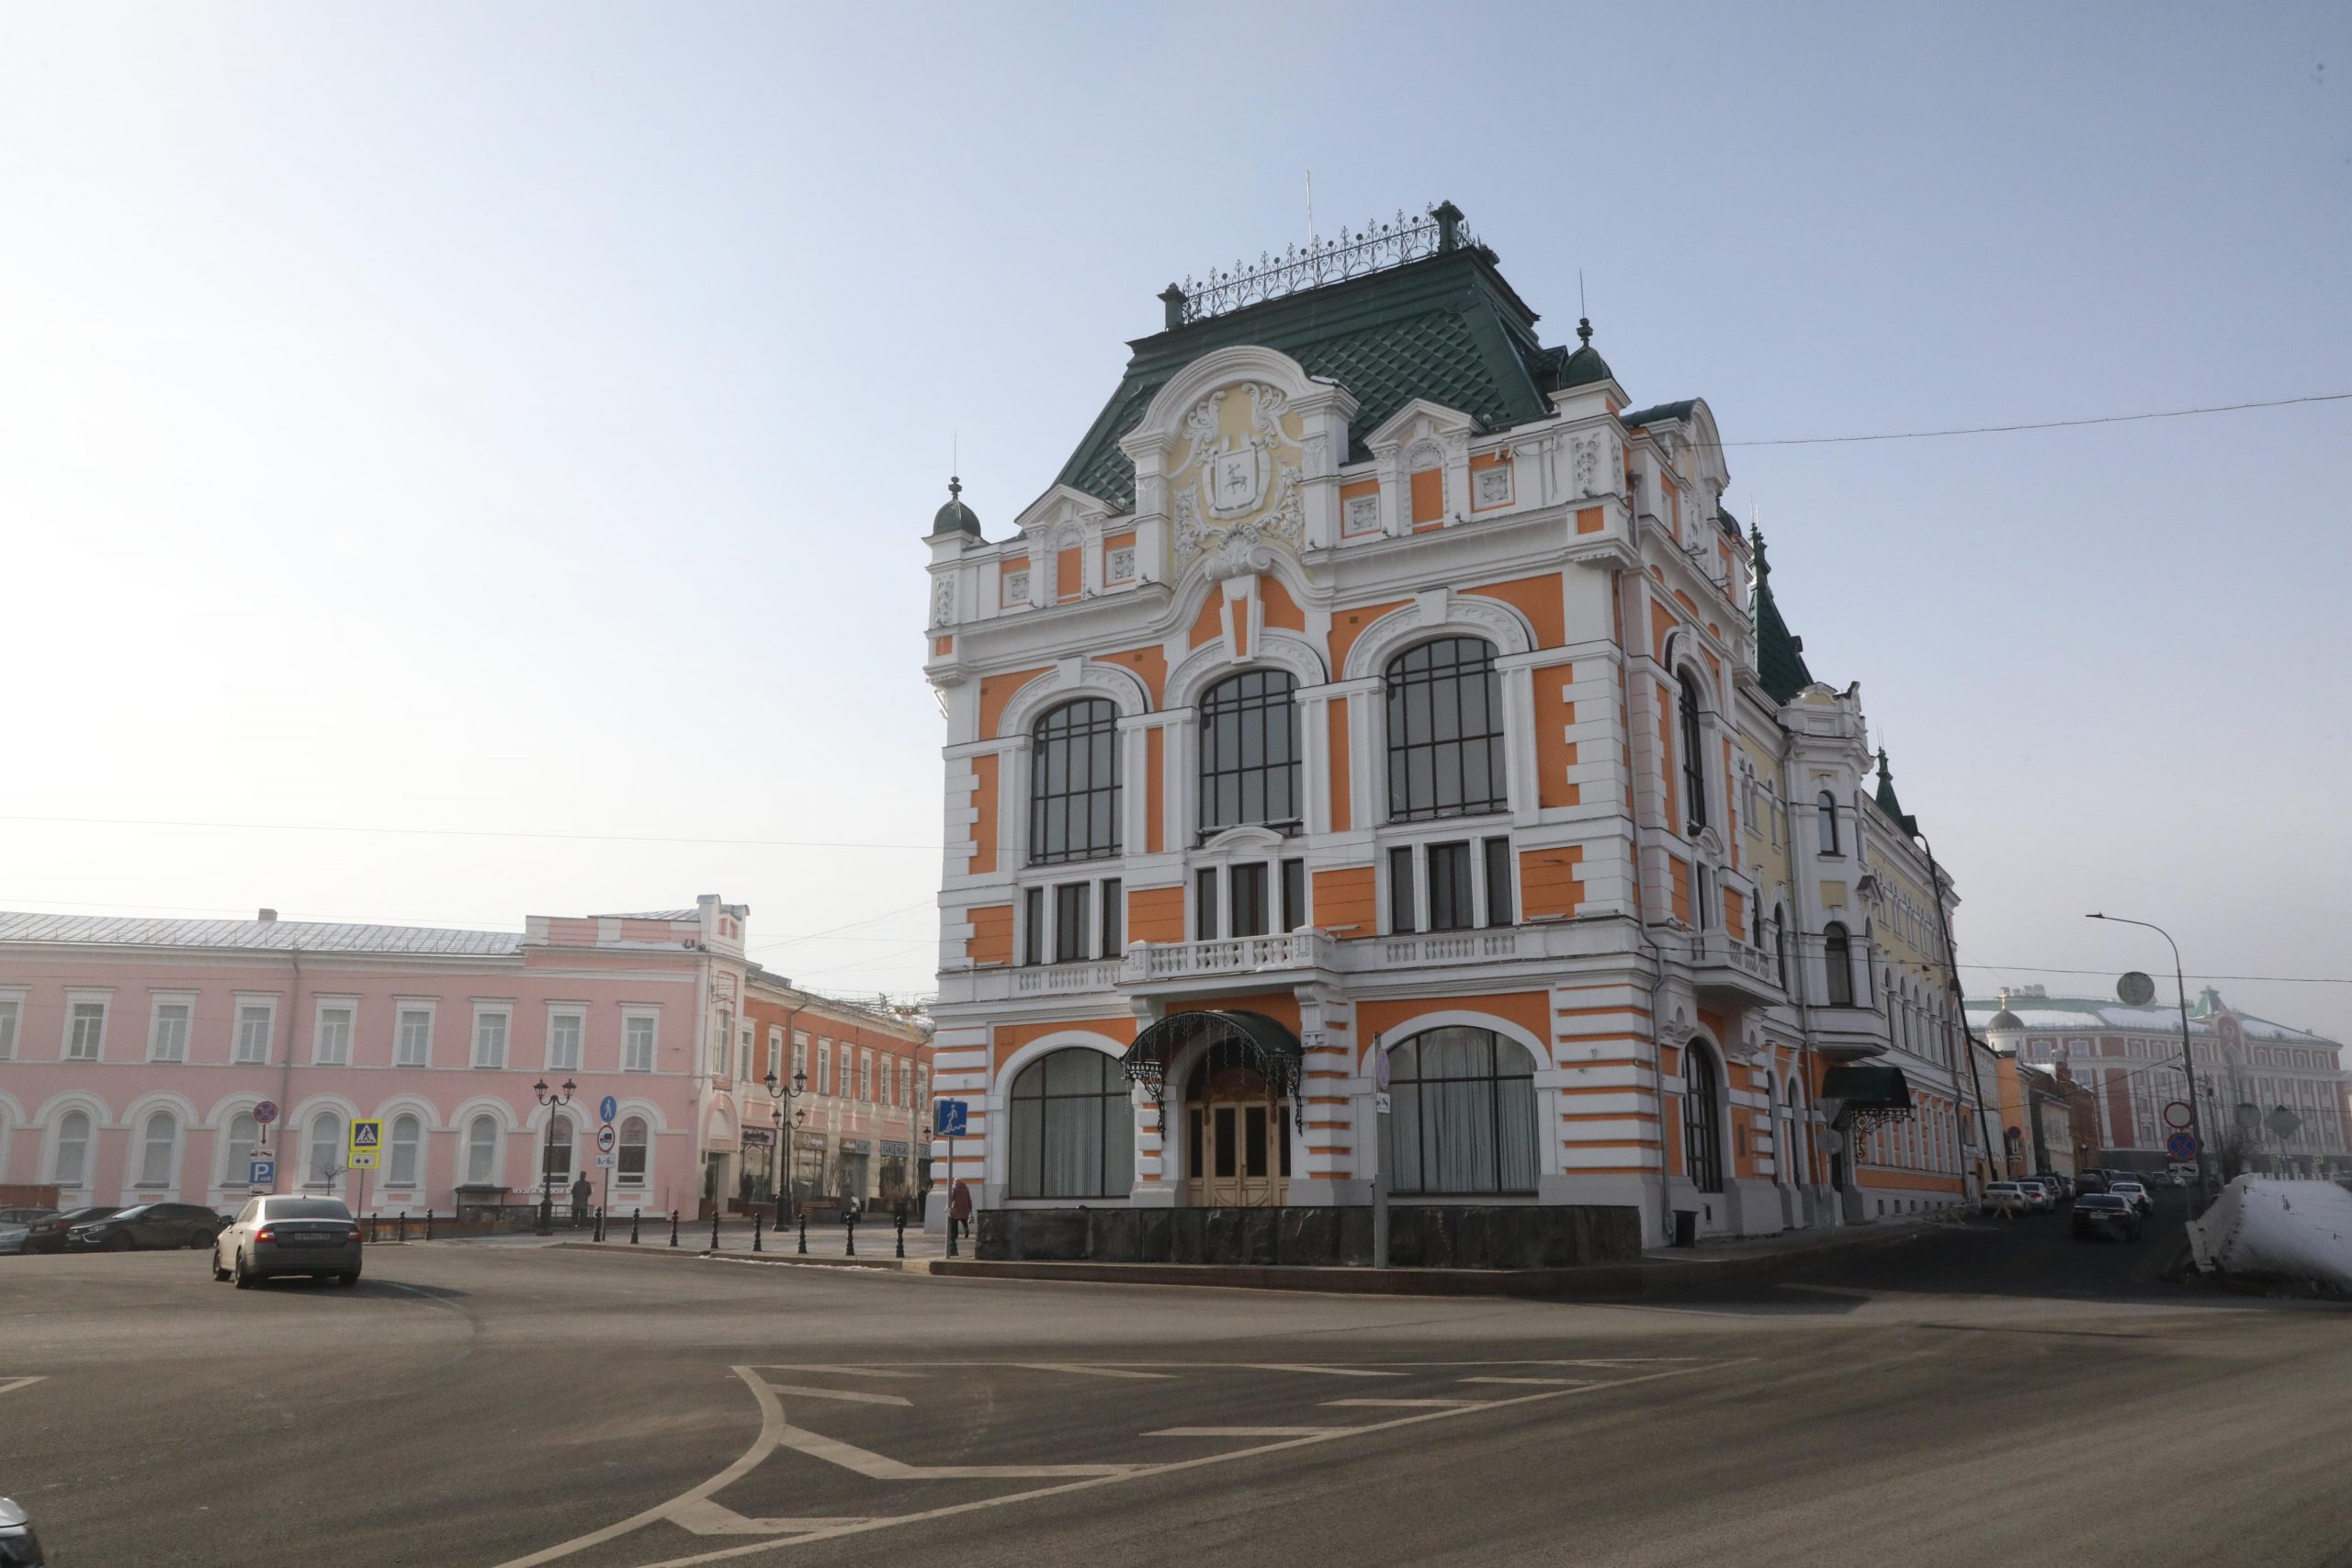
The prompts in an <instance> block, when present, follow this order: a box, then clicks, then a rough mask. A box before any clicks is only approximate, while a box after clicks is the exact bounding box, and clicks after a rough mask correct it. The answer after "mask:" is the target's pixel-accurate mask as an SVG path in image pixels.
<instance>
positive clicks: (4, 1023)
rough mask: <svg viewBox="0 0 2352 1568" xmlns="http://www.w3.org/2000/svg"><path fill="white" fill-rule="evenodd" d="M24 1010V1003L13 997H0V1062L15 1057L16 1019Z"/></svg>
mask: <svg viewBox="0 0 2352 1568" xmlns="http://www.w3.org/2000/svg"><path fill="white" fill-rule="evenodd" d="M24 1010H25V1004H24V1003H23V1002H21V1001H19V1000H18V999H17V998H15V997H0V1062H9V1061H14V1060H15V1059H16V1055H17V1020H18V1019H19V1018H21V1017H22V1016H24Z"/></svg>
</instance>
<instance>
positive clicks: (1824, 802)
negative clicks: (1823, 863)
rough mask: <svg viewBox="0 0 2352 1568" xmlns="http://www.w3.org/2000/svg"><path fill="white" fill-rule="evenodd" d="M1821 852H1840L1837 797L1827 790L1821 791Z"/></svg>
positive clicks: (1832, 853) (1830, 853)
mask: <svg viewBox="0 0 2352 1568" xmlns="http://www.w3.org/2000/svg"><path fill="white" fill-rule="evenodd" d="M1819 806H1820V808H1821V852H1822V853H1823V854H1826V855H1834V854H1838V853H1840V852H1841V851H1840V850H1839V849H1838V797H1837V796H1836V795H1832V794H1830V793H1829V792H1828V791H1827V790H1826V789H1825V790H1823V791H1822V792H1821V798H1820V801H1819Z"/></svg>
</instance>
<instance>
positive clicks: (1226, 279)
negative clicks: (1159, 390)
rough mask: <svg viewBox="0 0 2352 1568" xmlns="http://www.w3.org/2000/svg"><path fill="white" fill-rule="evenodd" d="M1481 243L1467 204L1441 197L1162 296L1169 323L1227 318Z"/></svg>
mask: <svg viewBox="0 0 2352 1568" xmlns="http://www.w3.org/2000/svg"><path fill="white" fill-rule="evenodd" d="M1477 243H1478V241H1477V239H1476V236H1474V235H1473V234H1472V233H1471V232H1470V231H1468V230H1467V229H1465V228H1464V227H1463V226H1462V209H1460V208H1458V207H1456V206H1454V205H1453V203H1452V202H1450V201H1447V202H1441V203H1439V204H1438V205H1437V206H1436V207H1433V208H1431V209H1430V210H1429V211H1428V212H1426V213H1422V214H1420V215H1419V216H1414V217H1408V216H1407V215H1406V214H1405V213H1404V212H1403V211H1402V210H1399V211H1398V212H1397V216H1396V218H1395V220H1392V221H1390V222H1386V223H1378V222H1374V223H1367V224H1365V225H1364V226H1363V228H1361V229H1352V230H1351V229H1349V228H1347V227H1345V226H1344V225H1343V226H1342V227H1341V228H1340V232H1339V233H1338V234H1337V235H1336V236H1334V237H1332V238H1330V239H1317V240H1313V241H1310V242H1309V243H1306V244H1305V245H1284V246H1283V248H1282V251H1281V253H1280V254H1275V253H1274V252H1272V251H1261V252H1259V253H1258V260H1257V262H1256V263H1255V264H1254V265H1253V264H1251V263H1250V262H1248V261H1236V262H1235V263H1234V264H1233V265H1232V266H1230V267H1229V268H1227V269H1225V270H1223V271H1214V272H1211V273H1210V274H1209V275H1208V276H1205V277H1200V278H1195V277H1192V276H1186V277H1185V279H1184V281H1183V282H1182V283H1181V284H1170V286H1169V288H1168V291H1167V292H1166V293H1165V294H1162V295H1161V296H1160V297H1159V298H1160V300H1161V302H1162V303H1163V304H1165V305H1166V306H1167V307H1168V325H1170V326H1171V327H1181V326H1182V325H1184V324H1185V323H1186V322H1187V321H1202V320H1204V319H1205V318H1207V317H1210V316H1222V315H1225V314H1226V313H1227V312H1228V311H1233V310H1240V309H1241V308H1242V307H1244V306H1246V305H1256V304H1259V303H1261V302H1262V301H1264V300H1268V299H1281V298H1283V296H1284V295H1287V294H1296V293H1300V292H1302V291H1303V290H1306V289H1309V288H1321V287H1322V286H1323V285H1325V284H1327V283H1339V282H1342V281H1344V280H1346V279H1348V278H1351V277H1362V276H1364V275H1365V274H1367V273H1374V272H1383V271H1385V270H1387V269H1388V268H1390V267H1393V266H1402V265H1405V264H1406V263H1407V262H1413V261H1419V260H1421V259H1422V258H1423V257H1425V256H1433V255H1436V254H1440V253H1441V252H1444V251H1453V250H1459V249H1461V248H1462V247H1463V246H1464V245H1476V244H1477Z"/></svg>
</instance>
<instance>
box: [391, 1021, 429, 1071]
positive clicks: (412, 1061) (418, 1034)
mask: <svg viewBox="0 0 2352 1568" xmlns="http://www.w3.org/2000/svg"><path fill="white" fill-rule="evenodd" d="M392 1061H393V1063H394V1064H395V1065H396V1066H403V1067H423V1066H431V1065H432V1062H433V1010H432V1009H431V1008H402V1009H401V1011H400V1021H399V1023H398V1025H397V1026H396V1027H395V1028H394V1030H393V1032H392Z"/></svg>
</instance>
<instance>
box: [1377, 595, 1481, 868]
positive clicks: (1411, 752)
mask: <svg viewBox="0 0 2352 1568" xmlns="http://www.w3.org/2000/svg"><path fill="white" fill-rule="evenodd" d="M1385 685H1386V687H1387V696H1388V710H1387V711H1388V815H1389V818H1390V820H1392V821H1397V822H1420V821H1429V820H1431V819H1433V818H1441V817H1466V816H1470V815H1473V814H1476V813H1479V812H1487V811H1500V810H1503V809H1504V808H1505V807H1507V806H1508V805H1509V804H1510V799H1509V793H1510V791H1509V786H1510V780H1509V777H1508V775H1507V771H1506V768H1505V764H1504V760H1503V713H1502V690H1501V683H1500V681H1499V678H1498V676H1497V675H1496V673H1495V649H1494V647H1493V645H1492V644H1490V643H1487V642H1486V641H1484V640H1482V639H1480V638H1478V637H1438V638H1436V639H1435V640H1433V641H1430V642H1425V643H1421V644H1419V645H1417V646H1415V647H1413V648H1408V649H1406V650H1405V651H1404V652H1402V653H1400V654H1398V655H1397V657H1396V658H1394V659H1392V660H1389V661H1388V667H1387V670H1386V671H1385Z"/></svg>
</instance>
